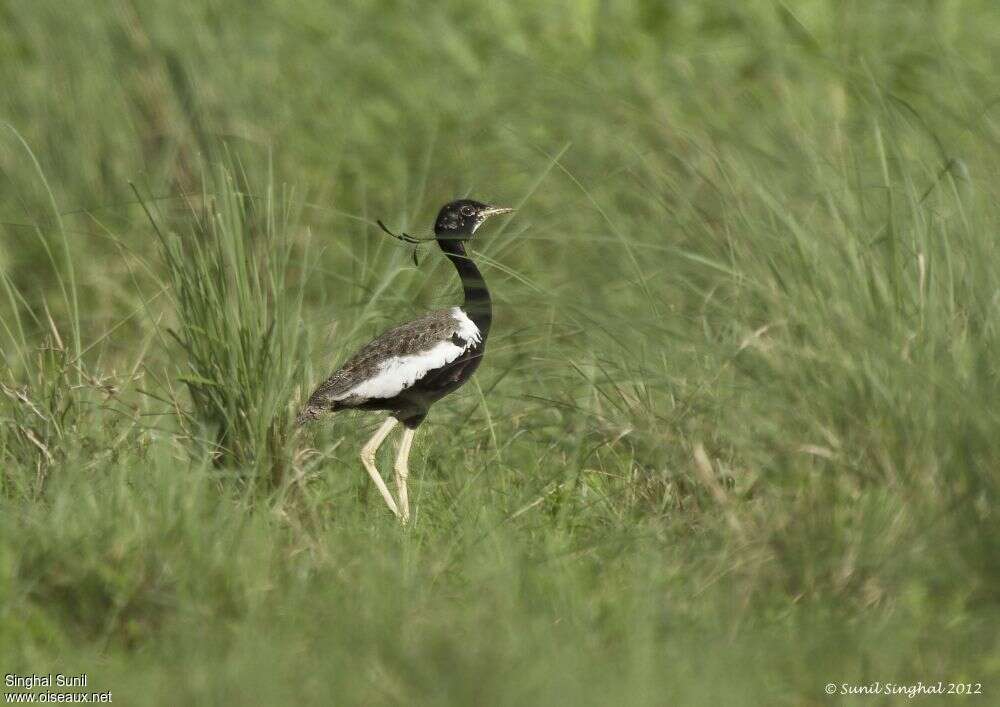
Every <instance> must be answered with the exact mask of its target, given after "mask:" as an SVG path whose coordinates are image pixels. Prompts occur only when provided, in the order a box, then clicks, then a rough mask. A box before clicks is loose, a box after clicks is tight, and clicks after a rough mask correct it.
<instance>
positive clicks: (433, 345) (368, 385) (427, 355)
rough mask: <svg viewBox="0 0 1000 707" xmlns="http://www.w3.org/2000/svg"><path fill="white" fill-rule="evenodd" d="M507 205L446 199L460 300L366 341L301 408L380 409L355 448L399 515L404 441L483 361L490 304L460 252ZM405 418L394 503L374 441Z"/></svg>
mask: <svg viewBox="0 0 1000 707" xmlns="http://www.w3.org/2000/svg"><path fill="white" fill-rule="evenodd" d="M511 211H513V209H508V208H504V207H500V206H490V205H489V204H483V203H480V202H478V201H473V200H471V199H461V200H458V201H453V202H451V203H449V204H446V205H445V206H444V207H443V208H442V209H441V211H440V212H439V213H438V217H437V221H436V222H435V224H434V236H435V240H437V243H438V245H439V246H440V247H441V250H442V251H444V254H445V255H446V256H447V257H448V259H449V260H451V262H452V264H453V265H454V266H455V270H456V271H457V272H458V276H459V278H461V280H462V288H463V289H464V290H465V302H464V303H463V304H462V306H461V307H450V308H448V309H439V310H435V311H433V312H428V313H427V314H425V315H423V316H422V317H419V318H417V319H414V320H413V321H409V322H406V323H405V324H400V325H399V326H397V327H394V328H392V329H390V330H389V331H387V332H385V333H384V334H382V335H381V336H379V337H377V338H376V339H374V340H372V341H370V342H368V343H367V344H365V345H364V346H363V347H361V349H360V350H359V351H358V352H357V353H355V354H354V355H353V356H352V357H351V358H350V359H348V361H347V362H346V363H345V364H344V365H343V366H341V367H340V369H338V370H337V371H335V372H334V373H333V374H332V375H331V376H330V377H329V378H327V379H326V380H325V381H324V382H323V383H322V385H320V386H319V387H318V388H317V389H316V391H315V392H314V393H313V394H312V395H311V396H309V401H308V402H307V403H306V406H305V408H304V409H303V410H302V412H301V413H300V414H299V417H298V421H299V423H300V424H301V423H304V422H307V421H309V420H313V419H315V418H317V417H319V416H320V415H322V414H323V413H326V412H336V411H338V410H348V409H355V410H385V411H388V412H389V417H388V418H387V419H386V421H385V422H384V423H383V424H382V426H381V427H379V428H378V431H376V432H375V434H374V435H372V438H371V439H370V440H368V442H367V444H365V446H364V447H363V448H362V450H361V463H362V464H364V467H365V469H366V470H367V472H368V474H369V475H370V476H371V478H372V481H373V482H375V486H376V487H378V490H379V492H380V493H381V494H382V497H383V498H384V499H385V502H386V505H388V506H389V508H390V510H392V512H393V513H394V514H396V516H397V517H399V519H400V520H401V521H402V522H403V523H406V522H407V520H408V519H409V516H410V504H409V499H408V497H407V492H406V480H407V477H408V476H409V468H408V461H409V456H410V447H411V445H412V444H413V436H414V434H415V433H416V430H417V427H419V425H420V423H421V422H423V420H424V417H426V415H427V411H428V409H429V408H430V406H431V405H433V404H434V403H436V402H437V401H438V400H440V399H441V398H443V397H444V396H446V395H448V393H451V392H453V391H454V390H456V389H457V388H459V387H460V386H462V385H463V384H464V383H465V382H466V381H467V380H469V378H470V377H471V376H472V374H473V373H474V372H475V370H476V369H477V368H478V367H479V364H480V363H482V360H483V354H484V353H485V351H486V337H487V336H488V335H489V333H490V324H491V323H492V321H493V303H492V300H491V299H490V292H489V290H488V289H487V288H486V282H485V280H483V275H482V273H480V272H479V268H478V267H476V264H475V263H474V262H473V261H472V260H471V259H470V258H469V256H468V255H467V254H466V252H465V242H466V241H468V240H469V239H471V238H472V236H473V234H475V232H476V229H478V228H479V227H480V226H481V225H482V224H483V222H484V221H486V219H488V218H489V217H491V216H497V215H499V214H506V213H510V212H511ZM399 422H402V423H403V428H404V429H403V438H402V440H401V441H400V444H399V451H398V452H397V454H396V464H395V476H396V489H397V491H398V495H399V502H398V504H397V502H396V500H395V499H393V497H392V494H391V493H390V492H389V489H388V488H387V487H386V485H385V481H383V480H382V477H381V475H380V474H379V472H378V469H377V468H376V467H375V454H376V452H377V451H378V448H379V446H381V444H382V443H383V442H384V441H385V439H386V437H388V436H389V433H390V432H391V431H392V429H393V428H394V427H395V426H396V424H397V423H399Z"/></svg>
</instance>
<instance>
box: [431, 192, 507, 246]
mask: <svg viewBox="0 0 1000 707" xmlns="http://www.w3.org/2000/svg"><path fill="white" fill-rule="evenodd" d="M513 210H514V209H508V208H506V207H504V206H490V205H489V204H483V203H480V202H478V201H474V200H472V199H459V200H458V201H453V202H451V203H449V204H445V205H444V206H443V207H442V208H441V211H439V212H438V217H437V221H435V222H434V235H436V236H437V237H438V240H461V241H467V240H469V239H470V238H472V234H474V233H475V232H476V229H477V228H479V227H480V226H482V225H483V222H484V221H485V220H486V219H488V218H489V217H490V216H498V215H500V214H509V213H510V212H511V211H513Z"/></svg>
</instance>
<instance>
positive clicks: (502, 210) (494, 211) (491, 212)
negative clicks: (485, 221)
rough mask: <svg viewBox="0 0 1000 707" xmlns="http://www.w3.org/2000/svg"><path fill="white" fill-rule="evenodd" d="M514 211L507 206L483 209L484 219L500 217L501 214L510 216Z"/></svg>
mask: <svg viewBox="0 0 1000 707" xmlns="http://www.w3.org/2000/svg"><path fill="white" fill-rule="evenodd" d="M513 210H514V209H511V208H508V207H506V206H488V207H486V208H485V209H483V212H482V213H483V218H489V217H490V216H499V215H500V214H509V213H510V212H511V211H513Z"/></svg>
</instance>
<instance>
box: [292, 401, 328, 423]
mask: <svg viewBox="0 0 1000 707" xmlns="http://www.w3.org/2000/svg"><path fill="white" fill-rule="evenodd" d="M323 412H325V410H324V409H323V408H321V407H319V406H318V405H306V406H305V407H304V408H302V412H300V413H299V414H298V417H296V418H295V424H296V425H298V426H299V427H301V426H302V425H304V424H306V423H307V422H310V421H312V420H315V419H316V418H318V417H319V416H320V415H321V414H322V413H323Z"/></svg>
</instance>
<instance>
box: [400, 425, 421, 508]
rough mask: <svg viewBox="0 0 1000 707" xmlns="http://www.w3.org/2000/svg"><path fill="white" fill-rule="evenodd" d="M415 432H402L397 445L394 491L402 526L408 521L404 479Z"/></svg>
mask: <svg viewBox="0 0 1000 707" xmlns="http://www.w3.org/2000/svg"><path fill="white" fill-rule="evenodd" d="M416 432H417V431H416V430H415V429H412V428H410V427H407V428H405V429H404V430H403V439H402V440H401V441H400V443H399V452H397V453H396V491H397V492H398V495H399V510H400V516H399V519H400V520H401V521H402V522H403V524H404V525H405V524H406V522H407V521H408V520H409V519H410V499H409V498H408V497H407V494H406V479H407V477H408V476H409V475H410V468H409V461H410V446H411V445H412V444H413V435H414V434H416Z"/></svg>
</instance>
